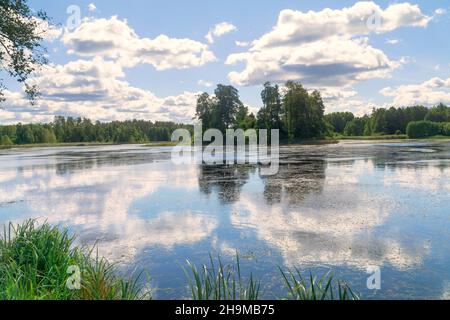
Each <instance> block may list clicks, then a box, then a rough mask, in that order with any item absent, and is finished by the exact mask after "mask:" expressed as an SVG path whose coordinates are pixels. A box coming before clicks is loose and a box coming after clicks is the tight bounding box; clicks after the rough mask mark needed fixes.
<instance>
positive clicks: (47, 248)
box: [0, 220, 148, 300]
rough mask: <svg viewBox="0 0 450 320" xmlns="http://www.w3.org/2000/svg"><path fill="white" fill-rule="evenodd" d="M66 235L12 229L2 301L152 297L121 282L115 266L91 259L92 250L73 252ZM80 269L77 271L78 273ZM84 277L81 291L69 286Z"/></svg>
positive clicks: (1, 255) (6, 242) (4, 256)
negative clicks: (76, 277)
mask: <svg viewBox="0 0 450 320" xmlns="http://www.w3.org/2000/svg"><path fill="white" fill-rule="evenodd" d="M74 240H75V238H74V237H73V236H71V235H69V232H68V231H67V230H66V229H63V230H60V229H59V228H57V227H53V226H50V225H49V224H47V223H44V224H42V225H38V224H37V222H36V221H35V220H28V221H26V222H25V223H23V224H22V225H18V226H14V225H12V224H9V225H8V226H7V227H5V229H4V232H3V236H2V237H0V299H3V300H5V299H8V300H12V299H18V300H85V299H87V300H90V299H96V300H116V299H126V300H134V299H140V298H145V297H148V294H147V293H144V292H143V291H142V290H141V288H140V287H138V286H137V278H132V279H131V280H124V279H122V278H120V277H117V276H116V270H115V268H114V265H112V264H110V263H108V262H107V261H106V260H105V259H99V258H98V257H96V258H93V257H92V250H91V251H86V250H83V249H80V248H76V247H73V244H74ZM74 267H75V268H74ZM71 269H72V270H74V271H76V270H81V271H80V286H79V288H76V290H74V289H71V288H70V286H68V283H69V281H70V280H71V277H73V275H74V273H71V272H69V271H70V270H71Z"/></svg>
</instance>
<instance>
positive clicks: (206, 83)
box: [198, 80, 214, 88]
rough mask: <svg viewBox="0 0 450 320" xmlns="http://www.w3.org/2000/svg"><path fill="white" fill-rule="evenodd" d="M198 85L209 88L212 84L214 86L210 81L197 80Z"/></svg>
mask: <svg viewBox="0 0 450 320" xmlns="http://www.w3.org/2000/svg"><path fill="white" fill-rule="evenodd" d="M198 85H199V86H202V87H207V88H211V87H212V86H214V83H212V82H211V81H206V80H199V81H198Z"/></svg>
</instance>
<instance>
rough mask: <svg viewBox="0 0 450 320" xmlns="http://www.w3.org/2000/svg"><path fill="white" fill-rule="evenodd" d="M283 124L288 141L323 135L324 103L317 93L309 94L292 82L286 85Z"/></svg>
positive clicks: (324, 127)
mask: <svg viewBox="0 0 450 320" xmlns="http://www.w3.org/2000/svg"><path fill="white" fill-rule="evenodd" d="M283 108H284V124H285V128H286V133H287V137H288V139H289V140H293V139H295V138H315V137H320V136H322V135H323V134H324V132H325V129H326V126H325V119H324V109H325V106H324V103H323V100H322V97H321V95H320V93H319V92H318V91H314V92H313V93H312V94H309V93H308V91H307V90H306V89H305V88H303V86H302V85H301V84H300V83H298V82H294V81H288V82H287V83H286V94H285V95H284V97H283Z"/></svg>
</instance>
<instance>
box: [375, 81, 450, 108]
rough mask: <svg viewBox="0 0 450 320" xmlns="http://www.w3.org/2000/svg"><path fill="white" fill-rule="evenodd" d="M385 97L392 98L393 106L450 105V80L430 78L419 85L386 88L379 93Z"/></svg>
mask: <svg viewBox="0 0 450 320" xmlns="http://www.w3.org/2000/svg"><path fill="white" fill-rule="evenodd" d="M380 93H381V94H382V95H384V96H386V97H393V102H392V104H393V105H395V106H411V105H425V106H433V105H437V104H439V103H441V102H442V103H445V104H450V78H448V79H446V80H444V79H441V78H437V77H436V78H432V79H430V80H428V81H425V82H423V83H421V84H411V85H402V86H399V87H395V88H394V87H387V88H384V89H382V90H381V91H380Z"/></svg>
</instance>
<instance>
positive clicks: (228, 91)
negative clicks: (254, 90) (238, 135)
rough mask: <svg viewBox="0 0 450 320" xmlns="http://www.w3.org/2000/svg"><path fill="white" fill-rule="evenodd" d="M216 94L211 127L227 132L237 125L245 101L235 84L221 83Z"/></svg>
mask: <svg viewBox="0 0 450 320" xmlns="http://www.w3.org/2000/svg"><path fill="white" fill-rule="evenodd" d="M214 95H215V99H214V102H213V108H212V116H211V123H210V127H211V128H216V129H219V130H220V131H222V132H225V130H226V129H229V128H231V127H233V126H234V125H235V123H236V116H237V113H238V111H239V109H240V108H241V107H242V106H243V103H242V102H241V100H240V98H239V91H238V90H237V89H236V88H234V87H233V86H225V85H221V84H219V85H218V86H217V89H216V90H215V91H214Z"/></svg>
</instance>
